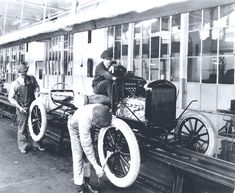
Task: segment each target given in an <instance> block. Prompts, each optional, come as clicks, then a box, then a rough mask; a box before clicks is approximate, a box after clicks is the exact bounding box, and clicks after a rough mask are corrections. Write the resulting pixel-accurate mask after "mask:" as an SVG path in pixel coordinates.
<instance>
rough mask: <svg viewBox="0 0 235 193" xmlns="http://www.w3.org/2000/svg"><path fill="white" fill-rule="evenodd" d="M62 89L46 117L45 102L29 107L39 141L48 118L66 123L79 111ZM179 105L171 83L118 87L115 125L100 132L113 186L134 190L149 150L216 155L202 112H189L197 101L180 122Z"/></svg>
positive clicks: (119, 83) (127, 81)
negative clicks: (55, 113) (51, 115)
mask: <svg viewBox="0 0 235 193" xmlns="http://www.w3.org/2000/svg"><path fill="white" fill-rule="evenodd" d="M61 85H63V84H61ZM61 85H60V83H58V84H56V85H55V86H54V87H53V88H52V89H51V90H50V94H49V95H50V98H51V100H52V101H53V102H54V103H55V104H57V107H56V108H54V109H51V110H49V111H48V112H46V111H45V108H44V106H43V104H42V102H41V101H40V100H35V101H34V102H33V103H32V105H31V107H30V116H29V130H30V134H31V136H32V138H33V139H34V140H36V141H38V140H40V139H41V138H42V137H43V136H44V134H45V127H46V120H47V118H46V114H47V113H51V112H53V111H55V110H58V109H62V108H63V113H62V115H61V116H60V117H59V119H61V120H66V119H67V117H68V116H69V115H71V114H73V112H74V111H75V110H76V108H75V107H74V105H73V96H74V92H73V90H71V89H65V88H64V87H63V86H62V87H61ZM58 86H59V87H60V88H59V87H58ZM56 87H57V88H56ZM68 93H70V94H68ZM71 95H72V96H71ZM57 96H59V97H61V96H64V97H63V98H62V99H61V98H57ZM88 100H89V102H88ZM176 100H177V91H176V87H175V86H174V85H173V84H172V83H170V82H169V81H166V80H158V81H153V82H151V83H149V84H148V85H147V87H146V81H145V80H143V79H142V78H138V77H131V78H121V79H117V80H116V81H115V83H114V84H113V95H112V98H111V102H110V104H109V105H110V106H111V108H112V112H113V114H114V119H113V121H112V125H111V126H109V127H107V128H102V129H100V130H98V129H97V130H96V131H97V132H96V134H97V135H96V136H97V141H98V147H97V151H98V154H99V160H100V163H101V165H102V166H104V170H105V172H106V175H107V177H108V179H109V180H110V181H111V182H112V183H113V184H114V185H116V186H118V187H128V186H130V185H131V184H132V183H133V182H134V181H135V179H136V178H137V176H138V173H139V169H140V162H141V160H144V158H145V157H146V156H147V155H146V152H148V151H149V150H150V151H152V150H155V149H158V148H161V149H165V150H169V149H174V148H179V147H180V148H186V149H189V150H191V151H196V152H199V153H202V154H206V155H209V156H212V155H213V153H214V150H215V144H216V142H215V139H216V138H215V129H214V127H213V125H212V124H211V122H210V121H209V120H208V119H207V118H206V117H205V116H204V115H202V114H200V113H198V112H194V111H188V107H189V106H190V105H191V103H192V102H194V101H191V102H190V103H189V105H188V106H187V107H186V108H185V110H184V111H183V112H182V113H181V114H180V116H179V117H178V118H176ZM107 101H109V99H107V97H104V96H100V95H92V96H86V103H95V102H100V103H107ZM141 108H142V109H141ZM140 155H141V158H140Z"/></svg>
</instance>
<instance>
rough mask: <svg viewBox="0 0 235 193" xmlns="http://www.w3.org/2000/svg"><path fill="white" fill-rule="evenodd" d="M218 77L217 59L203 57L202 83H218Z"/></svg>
mask: <svg viewBox="0 0 235 193" xmlns="http://www.w3.org/2000/svg"><path fill="white" fill-rule="evenodd" d="M216 77H217V58H216V57H206V56H203V57H202V82H203V83H216Z"/></svg>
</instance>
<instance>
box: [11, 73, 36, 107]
mask: <svg viewBox="0 0 235 193" xmlns="http://www.w3.org/2000/svg"><path fill="white" fill-rule="evenodd" d="M35 92H39V85H38V83H37V81H36V79H35V78H34V77H33V76H28V75H27V76H26V77H25V79H24V78H21V77H18V78H17V79H16V80H15V81H14V82H13V83H12V85H11V87H10V90H9V97H10V98H13V99H15V100H16V101H17V102H18V103H19V105H20V106H22V107H27V108H29V106H30V104H31V103H32V102H33V100H34V99H35V95H34V93H35Z"/></svg>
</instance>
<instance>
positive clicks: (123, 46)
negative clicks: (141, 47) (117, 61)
mask: <svg viewBox="0 0 235 193" xmlns="http://www.w3.org/2000/svg"><path fill="white" fill-rule="evenodd" d="M123 56H128V45H127V44H122V57H123Z"/></svg>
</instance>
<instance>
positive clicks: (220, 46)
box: [187, 5, 235, 84]
mask: <svg viewBox="0 0 235 193" xmlns="http://www.w3.org/2000/svg"><path fill="white" fill-rule="evenodd" d="M234 9H235V5H226V6H220V7H213V8H208V9H205V10H199V11H194V12H190V13H189V34H188V68H187V74H188V75H187V81H188V82H198V83H209V84H234V56H233V53H234V27H235V25H234V24H235V23H234V21H233V20H234V19H232V18H233V16H234V14H235V10H234Z"/></svg>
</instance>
